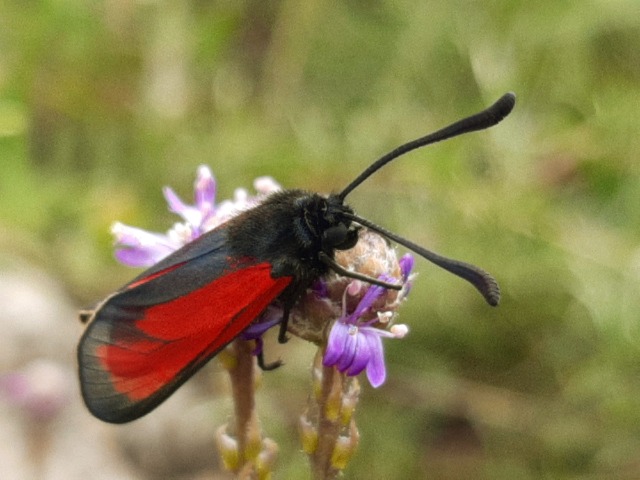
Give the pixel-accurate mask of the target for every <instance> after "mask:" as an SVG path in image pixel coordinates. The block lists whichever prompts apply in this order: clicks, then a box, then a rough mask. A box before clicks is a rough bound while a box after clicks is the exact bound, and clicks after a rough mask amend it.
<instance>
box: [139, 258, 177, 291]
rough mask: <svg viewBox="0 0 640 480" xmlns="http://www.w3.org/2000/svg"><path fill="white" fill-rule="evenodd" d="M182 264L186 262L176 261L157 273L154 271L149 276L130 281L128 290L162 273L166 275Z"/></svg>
mask: <svg viewBox="0 0 640 480" xmlns="http://www.w3.org/2000/svg"><path fill="white" fill-rule="evenodd" d="M181 265H184V262H182V263H176V264H175V265H172V266H170V267H167V268H165V269H164V270H160V271H159V272H156V273H152V274H151V275H149V276H148V277H144V278H141V279H140V280H137V281H135V282H132V283H130V284H129V285H127V290H131V289H132V288H135V287H138V286H140V285H143V284H145V283H147V282H149V281H151V280H153V279H154V278H158V277H160V276H162V275H166V274H167V273H169V272H170V271H171V270H175V269H176V268H178V267H180V266H181Z"/></svg>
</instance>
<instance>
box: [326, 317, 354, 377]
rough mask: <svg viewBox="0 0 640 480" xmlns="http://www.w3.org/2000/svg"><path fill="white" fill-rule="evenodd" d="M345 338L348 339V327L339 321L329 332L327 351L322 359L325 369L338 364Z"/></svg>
mask: <svg viewBox="0 0 640 480" xmlns="http://www.w3.org/2000/svg"><path fill="white" fill-rule="evenodd" d="M347 337H349V325H347V324H346V323H343V322H342V321H340V320H338V321H336V322H335V323H334V324H333V326H332V327H331V331H330V332H329V340H328V341H327V350H326V351H325V354H324V358H323V359H322V364H323V365H324V366H325V367H330V366H332V365H335V364H336V363H338V361H339V360H340V357H341V356H342V352H343V351H344V346H345V343H346V341H347Z"/></svg>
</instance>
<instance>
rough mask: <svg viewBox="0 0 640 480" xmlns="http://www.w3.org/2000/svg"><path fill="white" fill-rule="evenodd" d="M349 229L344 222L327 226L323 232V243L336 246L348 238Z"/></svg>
mask: <svg viewBox="0 0 640 480" xmlns="http://www.w3.org/2000/svg"><path fill="white" fill-rule="evenodd" d="M348 232H349V230H348V229H347V227H346V225H345V224H344V223H339V224H337V225H335V226H333V227H329V228H327V229H326V230H325V231H324V232H323V234H322V243H324V244H325V245H326V246H327V247H332V248H336V247H338V246H339V245H340V244H342V243H344V241H345V240H346V239H347V234H348Z"/></svg>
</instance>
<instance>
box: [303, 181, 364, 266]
mask: <svg viewBox="0 0 640 480" xmlns="http://www.w3.org/2000/svg"><path fill="white" fill-rule="evenodd" d="M300 200H301V201H303V202H304V203H305V204H304V205H301V207H302V211H303V217H304V224H305V227H306V228H307V229H308V231H309V232H310V233H311V235H312V236H313V237H315V238H316V241H317V242H319V244H320V249H321V250H322V251H323V252H325V253H327V254H331V252H333V251H334V250H348V249H350V248H353V247H354V246H355V244H356V243H358V230H359V229H360V226H359V225H355V224H354V223H353V221H352V220H351V219H350V218H348V216H347V215H345V214H353V210H352V209H351V208H350V207H348V206H346V205H344V204H343V201H342V199H340V198H339V197H338V196H337V195H330V196H328V197H323V196H321V195H317V194H313V195H310V196H307V197H305V198H304V199H302V198H301V199H300Z"/></svg>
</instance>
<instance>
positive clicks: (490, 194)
mask: <svg viewBox="0 0 640 480" xmlns="http://www.w3.org/2000/svg"><path fill="white" fill-rule="evenodd" d="M2 3H3V6H2V10H3V14H2V16H1V18H0V52H2V53H1V54H0V159H1V161H2V174H1V175H0V197H1V198H2V200H1V202H0V231H1V232H2V233H0V245H2V249H3V250H4V251H7V252H9V254H10V255H15V256H18V257H22V258H25V259H27V260H29V261H31V262H34V263H38V264H41V265H43V266H44V267H46V268H47V269H49V270H50V271H51V272H53V273H54V274H55V275H56V276H58V277H60V278H61V279H63V281H64V282H65V283H66V284H67V285H68V288H69V290H70V291H72V292H74V293H75V295H76V297H77V299H78V301H79V302H81V303H86V302H90V301H92V300H95V299H96V298H99V297H101V296H102V295H104V294H105V293H107V292H108V291H110V290H111V289H112V288H114V287H116V286H118V285H119V284H120V283H121V282H122V281H124V280H125V279H127V278H128V277H130V276H131V275H132V273H131V272H130V271H127V269H125V268H124V267H119V266H117V265H115V262H114V261H113V260H112V258H111V251H110V237H109V233H108V232H109V227H110V224H111V223H112V222H114V221H116V220H121V221H123V222H126V223H130V224H134V225H139V226H142V227H145V228H149V229H152V230H153V229H155V230H164V229H166V228H169V227H170V225H171V224H172V222H173V218H172V217H171V216H170V215H169V214H168V213H167V212H166V211H165V210H164V202H163V199H162V196H161V191H160V187H161V186H162V185H165V184H170V185H172V186H173V187H175V188H176V190H178V191H179V192H181V193H182V194H183V195H184V196H185V197H186V196H187V195H190V192H191V184H192V181H193V178H194V175H195V170H196V167H197V166H198V165H199V164H203V163H206V164H209V165H210V166H211V167H212V169H213V171H214V173H215V174H216V176H217V179H218V181H219V195H220V198H225V197H228V196H230V195H232V193H233V189H234V188H236V187H238V186H244V187H250V186H251V182H252V180H253V178H254V177H256V176H259V175H272V176H274V177H275V178H276V179H277V180H279V181H280V182H281V183H282V184H283V185H284V186H286V187H304V188H308V189H311V190H319V191H330V190H332V189H333V190H338V189H339V188H341V187H342V186H344V185H345V184H346V183H347V182H348V181H349V180H350V179H351V178H353V177H354V176H355V175H356V174H357V173H358V172H359V171H361V170H362V169H363V168H364V167H365V166H366V165H367V164H368V163H369V162H371V161H372V160H374V159H375V158H376V157H377V156H379V155H381V154H383V153H385V152H386V151H388V150H390V149H391V148H393V147H395V146H397V145H398V144H400V143H402V142H404V141H406V140H409V139H412V138H415V137H418V136H421V135H422V134H424V133H426V132H428V131H431V130H433V129H435V128H437V127H440V126H443V125H444V124H446V123H448V122H450V121H452V120H455V119H457V118H459V117H461V116H464V115H467V114H469V113H472V112H474V111H475V110H477V109H479V108H481V107H482V106H485V105H488V104H489V103H491V102H492V101H494V100H495V99H496V98H497V97H498V96H499V95H500V94H502V93H504V91H507V90H514V91H515V92H516V93H517V94H518V104H517V106H516V110H515V112H514V114H513V115H512V117H510V118H509V119H508V120H507V121H505V122H504V123H503V124H501V125H500V126H499V127H497V128H496V129H494V130H491V131H489V132H484V133H479V134H474V135H470V136H467V137H464V138H460V139H456V140H453V141H450V142H448V143H446V144H443V145H438V146H434V147H431V148H430V149H429V150H428V151H420V152H416V153H412V154H411V155H409V156H407V157H406V158H403V159H402V160H399V161H397V162H396V163H395V164H393V165H390V166H388V167H387V168H386V169H385V170H384V171H383V172H381V173H379V174H377V175H376V176H375V177H374V178H372V179H371V180H370V181H369V182H368V183H366V184H365V185H363V186H362V187H361V188H360V189H359V190H358V191H356V192H354V194H353V195H352V196H351V197H350V201H351V202H352V204H353V205H354V206H355V207H356V208H357V209H358V210H359V211H360V213H362V214H363V216H366V217H368V218H371V219H372V220H375V221H377V222H379V223H381V224H383V225H385V226H387V227H389V228H391V229H393V230H394V231H397V232H399V233H401V234H403V235H405V236H407V237H410V238H412V239H413V240H415V241H417V242H418V243H421V244H424V245H426V246H428V247H430V248H433V249H434V250H436V251H440V252H442V253H444V254H446V255H448V256H453V257H456V258H462V259H465V260H468V261H471V262H473V263H477V264H479V265H482V266H483V267H484V268H486V269H487V270H489V271H491V272H492V273H493V274H494V275H495V276H496V277H497V278H498V279H499V281H500V282H501V285H502V288H503V291H504V299H503V304H502V305H501V306H500V307H499V308H498V309H495V310H494V309H490V308H489V307H486V306H485V305H484V304H483V302H482V300H481V299H480V298H479V297H478V296H477V295H476V294H475V292H474V291H472V289H470V288H469V287H468V286H467V285H465V284H463V282H460V281H459V280H458V279H456V278H452V277H450V276H448V275H447V274H446V273H444V272H442V271H439V270H437V269H436V268H434V267H432V266H431V265H428V264H426V263H419V264H418V270H419V271H420V277H419V278H418V280H417V281H416V284H415V290H414V292H413V293H412V298H411V299H410V300H409V302H407V305H406V308H405V309H404V310H403V312H402V322H403V323H408V324H409V325H411V327H412V332H411V334H410V335H409V336H408V338H407V339H406V340H403V341H402V342H388V343H389V344H393V345H389V349H388V359H389V363H390V366H389V370H390V372H389V375H390V377H391V379H390V381H389V384H388V385H386V386H383V387H382V388H381V389H379V390H376V391H366V392H365V393H364V395H363V397H364V400H363V402H364V404H365V405H364V407H363V408H362V411H360V412H359V414H358V421H359V423H360V425H361V432H362V434H363V442H362V448H361V449H360V451H359V452H358V454H357V456H356V459H355V460H354V464H353V466H352V467H351V468H350V469H349V471H348V476H349V478H409V477H411V478H418V477H428V478H482V477H486V478H583V477H584V478H587V477H589V478H594V477H601V476H603V477H614V476H618V475H622V476H621V477H619V476H618V478H627V477H628V478H632V477H634V476H636V475H634V473H631V472H635V474H637V471H636V470H637V449H638V438H639V435H640V427H638V426H639V425H640V400H639V399H640V317H639V315H638V312H639V311H640V291H639V286H640V249H639V246H640V163H639V162H638V161H637V152H638V151H640V135H639V133H640V115H639V114H638V98H640V10H639V9H638V3H637V0H616V1H602V0H601V1H590V2H563V1H551V0H544V1H540V2H527V1H521V0H517V1H514V0H509V1H507V0H496V1H491V2H462V1H453V2H434V1H426V2H425V1H417V0H403V1H401V2H390V1H383V0H379V1H375V2H354V1H350V2H335V3H324V2H315V1H311V2H293V1H284V2H261V1H221V2H202V1H191V2H168V1H164V2H115V1H111V2H83V1H79V0H67V1H64V2H62V1H52V0H50V1H42V2H22V1H20V2H18V1H9V0H7V1H4V2H2ZM290 343H294V342H290ZM301 348H304V346H303V347H301ZM305 354H308V358H307V357H304V355H305ZM287 355H289V353H288V351H285V352H284V353H283V356H284V357H285V358H286V357H287ZM300 355H301V358H303V360H301V363H302V366H301V367H300V369H303V368H306V366H307V365H308V364H310V362H311V355H312V352H311V350H308V351H303V353H300ZM296 368H297V367H295V366H293V365H291V363H290V364H288V365H287V366H286V367H285V369H290V370H291V373H290V374H289V375H291V377H289V380H290V379H291V378H297V379H299V377H301V378H302V379H303V380H302V381H299V382H297V383H295V384H294V385H295V386H294V387H290V386H289V387H287V388H288V389H289V390H298V391H299V403H298V405H300V406H301V405H302V404H303V403H304V396H305V392H306V389H307V387H308V384H305V380H304V378H305V377H304V374H300V372H299V371H298V370H296ZM274 375H275V374H274ZM277 375H286V373H279V374H277ZM277 381H278V380H275V381H274V382H275V383H277ZM270 382H271V380H270V379H269V378H268V376H267V380H266V381H265V384H266V386H265V390H266V395H268V396H270V397H271V396H273V397H274V401H275V399H276V398H277V396H278V392H277V391H273V392H271V391H270V389H271V385H270ZM300 408H301V407H300ZM297 410H298V408H297V406H293V407H292V408H291V409H288V411H282V412H280V415H281V416H282V419H283V423H284V424H287V425H291V424H293V423H294V422H295V418H293V419H292V418H290V417H289V415H291V413H290V412H291V411H294V412H295V411H297ZM274 428H277V427H274ZM270 436H271V437H274V438H278V436H277V435H276V434H275V433H274V434H272V433H270ZM282 446H283V447H290V448H288V449H285V448H283V453H282V460H281V462H282V463H281V465H280V468H281V471H283V472H296V471H300V462H304V459H303V457H302V455H299V454H297V453H296V447H295V446H293V445H292V446H287V444H286V442H283V445H282ZM470 472H472V473H470ZM625 475H627V477H625ZM283 478H284V477H283Z"/></svg>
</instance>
